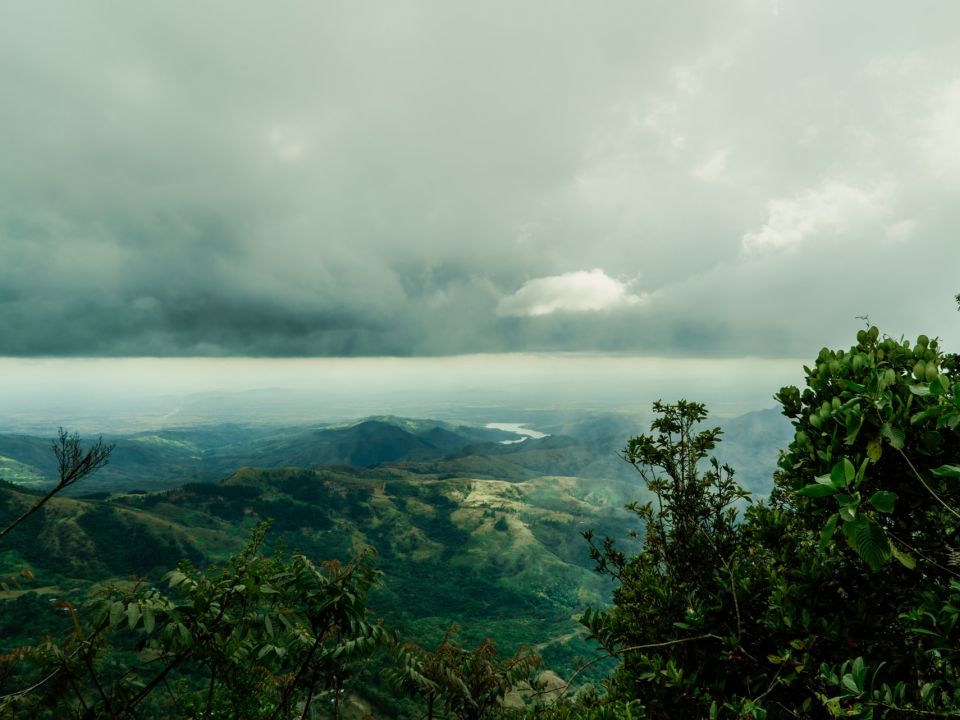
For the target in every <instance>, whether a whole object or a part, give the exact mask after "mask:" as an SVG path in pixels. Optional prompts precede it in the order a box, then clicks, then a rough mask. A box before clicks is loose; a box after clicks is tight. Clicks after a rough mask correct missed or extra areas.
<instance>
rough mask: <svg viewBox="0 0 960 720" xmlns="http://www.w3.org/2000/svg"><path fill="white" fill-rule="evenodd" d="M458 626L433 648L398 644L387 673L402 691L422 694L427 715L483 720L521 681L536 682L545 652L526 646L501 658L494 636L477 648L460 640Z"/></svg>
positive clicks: (410, 693) (463, 719) (495, 711)
mask: <svg viewBox="0 0 960 720" xmlns="http://www.w3.org/2000/svg"><path fill="white" fill-rule="evenodd" d="M458 632H459V628H458V627H457V626H456V625H454V626H452V627H450V628H449V629H448V630H447V632H446V633H445V634H444V636H443V639H442V640H441V641H440V643H439V644H438V645H437V647H436V648H435V649H433V650H426V649H424V648H423V647H421V646H419V645H416V644H414V643H405V644H404V645H402V646H400V647H399V648H398V649H397V665H396V668H394V669H391V670H390V671H388V676H389V678H390V680H391V682H392V684H393V685H394V687H396V688H397V689H398V690H399V691H401V692H403V693H406V694H409V695H413V696H419V697H420V698H421V699H422V700H423V701H424V703H425V704H426V714H425V717H426V718H427V719H428V720H433V718H441V717H443V718H460V719H461V720H481V718H488V717H494V716H496V714H497V713H498V711H499V710H500V707H501V705H502V703H503V700H504V697H505V696H506V695H507V693H509V692H510V691H511V690H513V689H514V688H516V687H517V686H519V685H521V684H522V683H532V682H533V678H532V675H533V673H534V671H535V670H536V669H537V668H538V667H539V666H540V657H539V656H538V655H536V654H535V653H532V652H529V651H526V650H523V649H521V650H520V651H518V652H517V654H516V655H514V656H513V657H512V658H508V659H505V660H500V659H498V657H497V648H496V645H495V644H494V643H493V641H492V640H490V638H486V639H484V640H483V641H482V642H481V643H480V644H479V645H478V646H477V647H475V648H474V649H473V650H468V649H466V648H463V647H461V646H460V645H458V644H457V643H456V642H455V641H454V638H455V636H456V634H457V633H458Z"/></svg>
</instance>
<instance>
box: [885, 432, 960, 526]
mask: <svg viewBox="0 0 960 720" xmlns="http://www.w3.org/2000/svg"><path fill="white" fill-rule="evenodd" d="M897 452H898V453H900V456H901V457H902V458H903V459H904V460H906V462H907V465H909V466H910V470H912V471H913V474H914V475H916V476H917V480H919V481H920V484H921V485H923V486H924V487H925V488H926V489H927V492H928V493H930V494H931V495H932V496H933V497H934V499H935V500H936V501H937V502H938V503H940V504H941V505H943V506H944V507H945V508H946V509H947V511H948V512H950V513H952V514H953V515H954V516H955V517H956V518H958V519H960V513H958V512H957V511H956V510H954V509H953V508H952V507H950V506H949V505H947V503H946V502H944V500H943V498H942V497H940V496H939V495H937V493H935V492H934V491H933V488H931V487H930V486H929V485H927V481H926V480H924V479H923V477H922V476H921V475H920V473H919V472H918V471H917V468H915V467H914V465H913V463H912V462H910V458H909V457H907V454H906V453H905V452H904V451H903V450H901V449H900V448H897Z"/></svg>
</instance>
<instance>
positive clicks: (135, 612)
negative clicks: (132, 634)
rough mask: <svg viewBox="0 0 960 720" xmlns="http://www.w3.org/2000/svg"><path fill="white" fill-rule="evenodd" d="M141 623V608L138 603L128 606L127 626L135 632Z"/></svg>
mask: <svg viewBox="0 0 960 720" xmlns="http://www.w3.org/2000/svg"><path fill="white" fill-rule="evenodd" d="M139 621H140V606H139V605H137V603H130V604H129V605H127V625H129V627H130V629H131V630H133V629H134V628H135V627H136V626H137V623H138V622H139Z"/></svg>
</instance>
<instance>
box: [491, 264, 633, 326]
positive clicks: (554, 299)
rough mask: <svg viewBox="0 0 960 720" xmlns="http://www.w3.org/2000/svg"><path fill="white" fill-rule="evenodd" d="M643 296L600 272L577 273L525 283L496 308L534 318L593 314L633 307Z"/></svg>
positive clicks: (499, 312) (515, 314)
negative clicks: (554, 315)
mask: <svg viewBox="0 0 960 720" xmlns="http://www.w3.org/2000/svg"><path fill="white" fill-rule="evenodd" d="M644 300H645V296H644V295H635V294H633V293H631V292H630V289H629V286H628V285H627V284H626V283H622V282H620V281H619V280H616V279H614V278H612V277H610V276H609V275H607V274H606V273H605V272H604V271H603V270H600V269H599V268H596V269H594V270H590V271H587V270H577V271H575V272H568V273H563V274H562V275H554V276H552V277H542V278H536V279H534V280H528V281H527V282H525V283H524V284H523V286H522V287H521V288H520V289H519V290H517V291H516V292H515V293H513V294H512V295H508V296H507V297H505V298H503V299H502V300H501V301H500V304H499V305H498V306H497V314H499V315H501V316H516V317H523V316H526V317H536V316H539V315H550V314H552V313H555V312H597V311H600V310H613V309H616V308H622V307H628V306H631V305H637V304H639V303H642V302H643V301H644Z"/></svg>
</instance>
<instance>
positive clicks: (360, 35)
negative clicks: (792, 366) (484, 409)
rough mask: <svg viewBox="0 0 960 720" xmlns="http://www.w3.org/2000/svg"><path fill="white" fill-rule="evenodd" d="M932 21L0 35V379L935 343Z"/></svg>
mask: <svg viewBox="0 0 960 720" xmlns="http://www.w3.org/2000/svg"><path fill="white" fill-rule="evenodd" d="M941 12H942V14H941V15H940V16H936V15H935V14H934V13H932V12H931V13H927V14H920V13H905V12H903V11H902V9H901V7H900V6H899V5H897V4H894V3H876V4H873V5H871V6H870V13H869V14H866V13H864V12H863V9H862V8H852V7H849V8H848V7H847V6H837V5H836V4H831V3H826V2H787V1H783V2H761V1H760V0H755V1H751V0H742V1H736V2H734V1H731V2H727V3H716V4H711V5H704V4H702V3H690V4H685V3H671V4H647V3H633V2H622V3H619V2H615V3H607V4H605V5H604V6H603V8H602V10H601V9H600V8H598V7H594V6H588V5H587V4H583V3H573V2H561V3H557V2H532V3H524V4H521V5H517V4H515V3H496V2H494V3H482V4H478V3H449V2H402V3H389V4H383V5H378V6H377V7H376V8H374V7H373V6H369V5H361V4H347V5H334V4H326V3H301V2H292V1H291V2H279V3H271V4H270V5H269V6H266V5H263V6H258V5H255V4H245V5H244V6H238V5H237V4H236V3H210V4H204V5H202V6H198V5H196V4H193V3H189V4H188V3H162V4H161V3H156V4H137V5H136V6H134V5H131V4H127V3H119V2H106V1H103V2H99V3H84V4H82V5H81V4H77V3H66V2H64V3H27V2H17V3H13V4H11V5H10V6H8V8H7V10H6V13H5V22H4V23H3V26H2V29H0V106H2V107H3V112H2V113H0V137H2V138H3V140H2V142H3V161H2V163H0V354H10V355H33V354H50V355H106V356H109V355H221V354H223V355H235V354H240V355H275V356H286V355H291V356H301V355H314V354H319V355H360V354H373V355H377V354H390V355H434V354H451V353H466V352H497V351H519V350H596V351H600V350H603V351H618V352H619V351H625V352H645V353H657V354H664V355H717V356H727V355H742V354H757V355H779V356H790V355H803V356H805V355H807V354H809V352H810V351H811V349H814V350H815V349H816V348H818V347H819V346H820V345H821V344H828V343H831V342H843V341H845V340H846V339H848V338H849V336H850V334H851V333H852V332H853V331H854V330H855V329H856V327H858V325H859V323H860V321H858V320H855V319H854V316H855V315H861V314H865V313H867V314H870V316H871V319H873V320H875V321H878V322H880V323H881V324H882V326H883V327H884V328H885V329H888V330H889V331H891V332H894V333H897V332H901V331H902V332H908V333H910V332H920V331H925V332H928V333H939V334H941V335H944V336H946V337H947V338H954V339H956V337H957V330H956V328H957V323H956V320H955V312H954V310H953V306H952V304H951V302H950V298H951V296H952V294H953V293H955V292H957V291H958V290H960V287H958V285H960V281H958V280H957V273H956V268H957V267H958V266H960V243H957V242H956V239H955V233H954V228H956V227H957V225H958V220H960V217H958V212H957V211H956V210H954V209H953V208H954V206H955V204H956V203H955V202H954V199H955V197H956V192H957V190H958V188H960V141H958V140H957V137H958V135H957V133H956V130H955V129H956V127H958V126H960V72H958V71H957V67H960V63H958V61H960V47H958V43H957V41H956V38H955V33H954V32H953V31H952V28H954V27H956V23H957V21H958V20H960V11H957V10H954V9H952V8H947V9H945V10H942V11H941Z"/></svg>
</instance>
